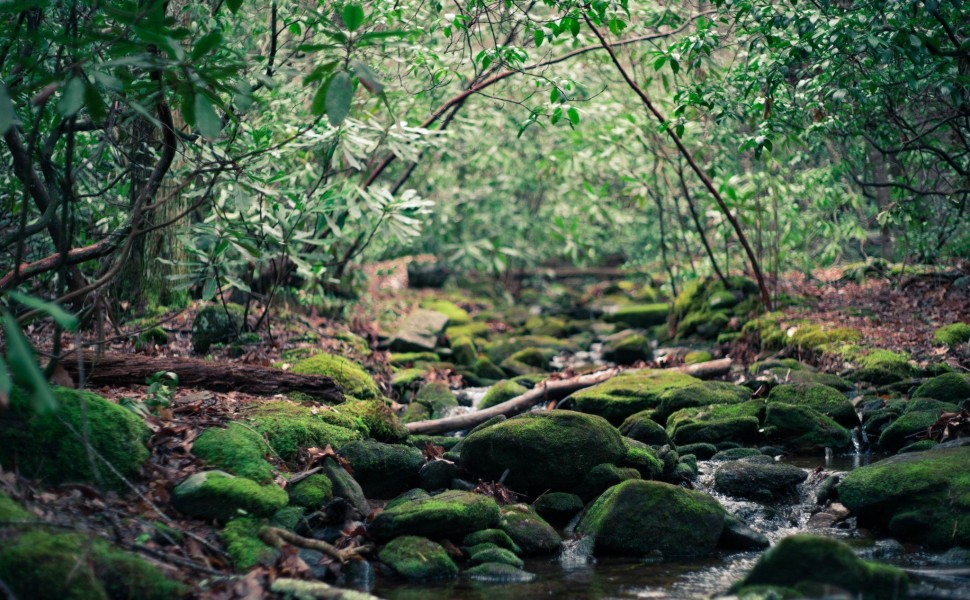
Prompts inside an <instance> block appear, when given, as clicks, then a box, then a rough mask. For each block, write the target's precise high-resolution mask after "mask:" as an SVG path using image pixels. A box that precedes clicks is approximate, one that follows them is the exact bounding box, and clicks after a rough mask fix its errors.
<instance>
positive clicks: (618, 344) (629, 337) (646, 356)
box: [603, 329, 653, 365]
mask: <svg viewBox="0 0 970 600" xmlns="http://www.w3.org/2000/svg"><path fill="white" fill-rule="evenodd" d="M651 358H653V351H652V350H651V349H650V340H649V339H647V337H646V336H645V335H643V334H642V333H639V332H637V331H634V330H630V329H625V330H623V331H620V332H617V333H614V334H613V335H610V336H607V338H606V339H605V340H604V341H603V360H608V361H610V362H615V363H616V364H618V365H632V364H633V363H635V362H637V361H641V360H643V361H647V360H650V359H651Z"/></svg>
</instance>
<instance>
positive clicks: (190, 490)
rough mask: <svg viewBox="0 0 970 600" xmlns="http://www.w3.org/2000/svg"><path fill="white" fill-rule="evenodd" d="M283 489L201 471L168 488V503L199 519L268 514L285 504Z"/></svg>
mask: <svg viewBox="0 0 970 600" xmlns="http://www.w3.org/2000/svg"><path fill="white" fill-rule="evenodd" d="M288 501H289V498H288V496H287V495H286V492H285V491H283V489H282V488H280V487H279V486H276V485H265V486H264V485H259V484H258V483H256V482H255V481H252V480H250V479H246V478H245V477H234V476H233V475H230V474H229V473H226V472H225V471H202V472H200V473H196V474H194V475H192V476H190V477H188V478H187V479H186V480H185V481H183V482H182V483H180V484H178V485H177V486H175V489H174V490H172V504H174V505H175V508H177V509H178V510H179V511H181V512H182V513H184V514H186V515H188V516H191V517H198V518H200V519H217V520H220V521H227V520H229V519H231V518H233V517H236V516H239V515H240V514H242V513H246V514H250V515H254V516H258V517H268V516H269V515H271V514H273V513H275V512H276V511H278V510H279V509H281V508H283V507H284V506H286V503H287V502H288Z"/></svg>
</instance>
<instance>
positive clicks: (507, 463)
mask: <svg viewBox="0 0 970 600" xmlns="http://www.w3.org/2000/svg"><path fill="white" fill-rule="evenodd" d="M625 454H626V448H625V446H624V444H623V440H622V438H621V436H620V434H619V432H618V431H617V430H616V429H614V428H613V427H612V426H611V425H610V424H609V423H607V422H606V421H605V420H604V419H602V418H600V417H596V416H593V415H585V414H582V413H577V412H573V411H567V410H552V411H548V410H541V411H534V412H530V413H526V414H524V415H519V416H517V417H513V418H511V419H508V420H506V421H503V422H501V423H498V424H496V425H492V426H491V427H487V428H485V429H480V430H478V431H474V432H472V433H471V434H469V435H468V437H466V438H465V441H464V442H462V444H461V466H462V467H463V468H464V469H466V470H468V471H470V472H471V473H473V474H475V475H476V476H478V477H481V478H483V479H485V480H491V481H498V480H499V478H500V477H502V474H503V473H504V472H505V470H506V469H509V475H508V478H507V479H506V484H507V485H508V486H509V487H510V488H511V489H513V490H516V491H520V492H524V493H528V494H539V493H542V492H545V491H549V490H560V491H569V490H571V489H572V488H574V487H576V486H577V485H579V484H580V483H581V482H582V480H583V478H584V477H585V476H586V473H587V471H589V470H590V469H592V468H593V467H595V466H596V465H599V464H602V463H616V462H618V461H620V460H621V459H622V458H623V457H624V455H625ZM566 457H568V459H566Z"/></svg>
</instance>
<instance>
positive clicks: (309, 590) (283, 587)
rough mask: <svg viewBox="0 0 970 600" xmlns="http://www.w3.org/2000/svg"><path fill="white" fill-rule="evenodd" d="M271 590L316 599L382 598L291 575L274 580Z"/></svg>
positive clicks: (354, 599) (350, 599)
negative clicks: (294, 577) (295, 577)
mask: <svg viewBox="0 0 970 600" xmlns="http://www.w3.org/2000/svg"><path fill="white" fill-rule="evenodd" d="M270 590H271V591H273V592H276V593H277V594H283V595H284V596H286V597H287V598H289V597H293V598H313V599H315V600H380V598H378V597H377V596H372V595H370V594H368V593H366V592H358V591H357V590H345V589H343V588H338V587H334V586H332V585H329V584H326V583H324V582H322V581H304V580H302V579H292V578H290V577H280V578H279V579H275V580H273V585H271V586H270Z"/></svg>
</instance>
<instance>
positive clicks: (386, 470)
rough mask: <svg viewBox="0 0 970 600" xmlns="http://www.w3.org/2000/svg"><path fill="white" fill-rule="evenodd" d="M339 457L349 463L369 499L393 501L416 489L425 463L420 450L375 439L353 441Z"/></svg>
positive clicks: (342, 449) (342, 450) (341, 451)
mask: <svg viewBox="0 0 970 600" xmlns="http://www.w3.org/2000/svg"><path fill="white" fill-rule="evenodd" d="M340 455H341V456H343V457H344V458H346V459H347V460H348V461H349V462H350V465H351V467H352V469H353V474H354V479H356V480H357V482H358V483H359V484H360V487H361V488H362V489H363V491H364V494H366V495H367V497H368V498H393V497H394V496H397V495H398V494H400V493H401V492H403V491H406V490H409V489H412V488H415V487H417V486H418V483H419V479H418V472H419V471H420V470H421V466H422V465H423V464H424V456H423V455H422V453H421V451H420V450H418V449H417V448H414V447H412V446H406V445H400V444H382V443H380V442H375V441H372V440H361V441H357V442H351V443H349V444H347V445H345V446H344V447H343V448H341V449H340Z"/></svg>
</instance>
